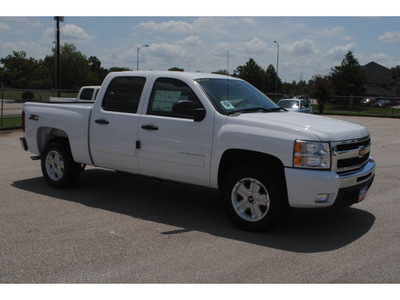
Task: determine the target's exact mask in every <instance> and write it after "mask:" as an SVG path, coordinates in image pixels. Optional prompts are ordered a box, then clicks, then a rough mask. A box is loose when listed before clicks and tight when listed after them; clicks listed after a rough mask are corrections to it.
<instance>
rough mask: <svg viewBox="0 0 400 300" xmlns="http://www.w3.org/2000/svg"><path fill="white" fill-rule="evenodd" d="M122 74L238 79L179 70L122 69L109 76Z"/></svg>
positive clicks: (194, 78)
mask: <svg viewBox="0 0 400 300" xmlns="http://www.w3.org/2000/svg"><path fill="white" fill-rule="evenodd" d="M121 74H124V75H127V76H149V75H156V76H165V77H174V78H191V79H193V80H196V79H201V78H220V79H226V78H227V77H229V78H230V79H236V78H235V77H232V76H227V75H221V74H212V73H200V72H177V71H122V72H112V73H110V74H109V76H112V77H116V76H120V75H121Z"/></svg>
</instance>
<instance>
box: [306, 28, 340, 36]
mask: <svg viewBox="0 0 400 300" xmlns="http://www.w3.org/2000/svg"><path fill="white" fill-rule="evenodd" d="M345 31H346V29H345V28H344V27H343V26H336V27H333V28H326V29H313V30H311V32H313V33H314V34H316V35H319V36H323V37H327V38H329V37H336V36H340V35H342V34H343V33H344V32H345Z"/></svg>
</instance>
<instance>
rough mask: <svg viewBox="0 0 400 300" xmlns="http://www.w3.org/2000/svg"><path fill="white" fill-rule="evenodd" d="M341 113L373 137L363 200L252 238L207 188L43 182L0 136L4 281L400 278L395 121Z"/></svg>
mask: <svg viewBox="0 0 400 300" xmlns="http://www.w3.org/2000/svg"><path fill="white" fill-rule="evenodd" d="M340 118H341V119H345V120H349V121H352V122H355V123H359V124H362V125H364V126H366V127H368V129H369V130H370V132H371V137H372V142H373V149H372V156H373V157H374V159H375V160H376V162H377V170H376V178H375V182H374V184H373V186H372V187H371V189H370V190H369V193H368V195H367V198H366V199H365V200H364V201H363V202H361V203H360V204H357V205H355V206H353V207H351V208H348V209H344V210H341V211H336V210H322V211H320V210H296V211H293V212H292V213H291V215H290V216H288V217H287V218H286V219H285V220H282V222H281V223H280V224H279V225H278V226H276V228H274V229H272V230H270V231H269V232H267V233H257V234H256V233H249V232H244V231H240V230H239V229H237V228H236V227H234V226H233V225H232V224H231V223H230V221H229V220H228V219H227V217H226V216H225V213H224V211H223V207H222V203H221V202H220V201H219V192H218V191H214V190H209V189H203V188H199V187H195V186H189V185H183V184H177V183H168V182H161V181H158V180H154V179H149V178H144V177H139V176H134V175H124V174H119V173H116V172H114V171H109V170H104V169H94V168H88V169H87V170H86V171H85V172H83V173H82V175H81V178H80V181H79V182H78V185H77V186H76V187H74V188H72V189H70V190H64V191H60V190H54V189H51V188H50V187H48V186H47V185H46V183H45V182H44V180H43V179H42V176H41V171H40V163H39V161H32V160H31V159H30V158H29V156H30V154H29V153H27V152H24V151H23V150H22V149H21V147H20V145H19V137H20V136H21V135H22V133H21V131H14V132H1V133H0V170H1V172H0V189H1V195H0V229H1V230H0V241H1V243H0V283H399V282H400V234H399V232H400V222H399V214H400V187H399V182H400V159H399V153H400V120H398V119H384V118H362V117H340Z"/></svg>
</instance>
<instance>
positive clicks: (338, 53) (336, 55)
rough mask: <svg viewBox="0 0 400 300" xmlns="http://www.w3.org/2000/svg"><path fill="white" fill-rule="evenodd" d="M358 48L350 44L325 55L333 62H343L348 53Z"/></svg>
mask: <svg viewBox="0 0 400 300" xmlns="http://www.w3.org/2000/svg"><path fill="white" fill-rule="evenodd" d="M356 49H357V46H356V44H355V43H350V44H348V45H345V46H336V47H334V48H332V49H330V50H328V51H327V52H326V53H325V57H326V58H328V59H331V60H333V61H337V60H342V59H343V58H344V56H345V55H346V53H347V52H348V51H355V50H356Z"/></svg>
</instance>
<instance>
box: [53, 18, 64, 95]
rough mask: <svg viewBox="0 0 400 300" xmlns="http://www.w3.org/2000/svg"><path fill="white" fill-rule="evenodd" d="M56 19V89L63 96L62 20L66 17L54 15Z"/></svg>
mask: <svg viewBox="0 0 400 300" xmlns="http://www.w3.org/2000/svg"><path fill="white" fill-rule="evenodd" d="M54 20H56V21H57V27H56V28H57V45H56V52H57V53H56V57H57V60H56V70H57V71H56V90H57V96H58V97H61V59H60V22H64V17H54Z"/></svg>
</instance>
